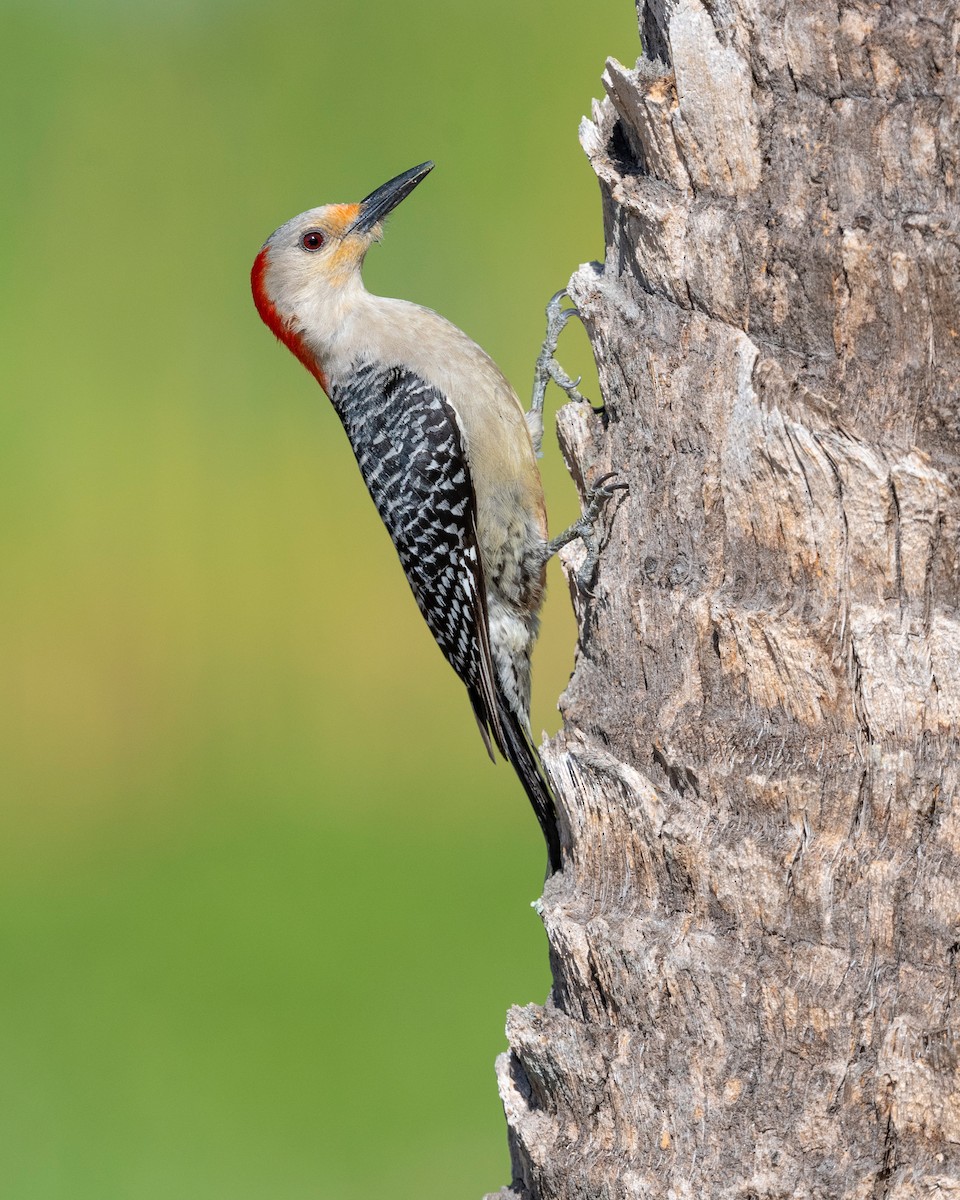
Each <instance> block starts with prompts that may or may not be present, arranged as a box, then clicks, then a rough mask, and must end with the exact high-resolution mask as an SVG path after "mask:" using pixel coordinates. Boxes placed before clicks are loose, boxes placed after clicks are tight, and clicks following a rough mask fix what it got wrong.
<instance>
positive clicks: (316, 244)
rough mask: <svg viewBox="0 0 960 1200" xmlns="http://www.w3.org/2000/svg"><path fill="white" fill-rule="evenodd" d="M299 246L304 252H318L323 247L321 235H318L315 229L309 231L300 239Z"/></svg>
mask: <svg viewBox="0 0 960 1200" xmlns="http://www.w3.org/2000/svg"><path fill="white" fill-rule="evenodd" d="M300 245H301V246H302V247H303V248H304V250H319V249H320V247H321V246H322V245H323V234H322V233H318V231H317V230H316V229H311V230H310V232H309V233H305V234H304V235H303V237H302V238H301V239H300Z"/></svg>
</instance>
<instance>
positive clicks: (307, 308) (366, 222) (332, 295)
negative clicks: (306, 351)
mask: <svg viewBox="0 0 960 1200" xmlns="http://www.w3.org/2000/svg"><path fill="white" fill-rule="evenodd" d="M432 170H433V163H432V162H425V163H421V164H420V166H418V167H412V168H411V169H410V170H409V171H404V173H403V174H402V175H398V176H397V177H396V178H395V179H391V180H390V181H389V183H385V184H384V185H383V186H382V187H378V188H377V190H376V191H374V192H371V193H370V195H369V196H367V197H365V198H364V199H363V200H361V201H360V203H359V204H327V205H325V206H324V207H323V208H312V209H310V210H309V211H308V212H304V213H301V214H300V215H299V216H298V217H294V218H293V219H292V220H290V221H287V222H286V224H284V225H281V226H280V228H279V229H277V230H276V231H275V232H274V233H272V234H271V235H270V237H269V238H268V239H267V241H266V242H265V243H264V246H263V249H262V250H261V251H260V253H259V254H258V255H257V257H256V260H255V262H254V264H253V271H252V272H251V284H252V287H253V299H254V303H255V304H256V306H257V311H258V312H259V313H260V316H261V317H262V319H263V321H264V322H265V323H266V325H267V326H269V328H270V329H271V330H272V331H273V332H274V333H275V334H276V335H277V337H278V338H280V340H281V341H282V342H284V343H285V344H286V345H287V346H289V347H290V349H291V350H293V352H294V353H295V354H296V355H297V357H298V358H301V360H302V361H306V360H305V359H304V356H303V353H301V350H302V345H301V342H302V334H303V333H304V332H309V327H310V325H311V321H310V314H311V313H313V312H317V311H318V306H322V308H323V309H324V310H328V309H329V307H330V306H331V305H333V306H334V310H335V309H336V306H337V303H338V300H339V299H340V298H341V297H347V296H348V295H349V292H350V289H351V286H352V285H355V284H358V283H359V280H360V267H361V266H362V264H363V259H364V255H365V254H366V252H367V250H369V248H370V246H371V245H372V244H373V243H374V242H376V241H379V240H380V237H381V236H382V234H383V221H384V219H385V218H386V217H387V215H388V214H389V213H391V212H392V211H393V210H394V209H395V208H396V207H397V205H398V204H399V203H400V201H401V200H403V199H404V198H405V197H406V196H409V194H410V193H411V192H412V191H413V189H414V188H415V187H416V186H417V184H418V183H420V181H421V180H422V179H425V178H426V176H427V175H428V174H429V172H430V171H432ZM309 365H310V364H309V363H307V366H308V367H309ZM311 369H312V368H311Z"/></svg>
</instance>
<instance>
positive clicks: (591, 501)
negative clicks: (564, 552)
mask: <svg viewBox="0 0 960 1200" xmlns="http://www.w3.org/2000/svg"><path fill="white" fill-rule="evenodd" d="M616 477H617V472H616V471H609V472H608V473H607V474H606V475H601V476H600V478H599V479H598V480H596V481H595V482H594V484H593V486H592V487H591V488H590V490H589V492H588V493H587V497H586V503H585V505H584V508H583V512H582V513H581V514H580V517H579V519H578V520H576V521H574V523H573V524H572V525H571V526H570V528H569V529H565V530H564V531H563V533H561V534H559V535H558V536H557V537H555V538H554V539H553V540H552V541H551V542H549V543H548V544H547V548H546V557H547V558H552V557H553V555H554V554H556V553H557V551H558V550H561V549H562V548H563V547H564V546H566V545H567V544H568V543H569V542H572V541H575V540H576V539H577V538H579V539H580V541H582V542H583V546H584V549H585V550H586V556H585V558H584V560H583V562H582V563H581V564H580V568H579V570H578V571H577V574H576V580H577V587H578V589H579V590H580V591H582V592H585V593H586V594H587V595H588V596H592V595H593V592H592V591H591V590H590V589H591V585H592V584H593V580H594V576H595V575H596V571H597V564H598V563H599V561H600V538H599V535H598V533H597V521H598V518H599V517H600V514H601V513H602V512H603V509H604V507H605V506H606V503H607V501H608V500H609V499H610V497H611V496H613V495H614V494H615V493H616V492H626V491H629V490H630V485H629V484H626V483H611V482H610V481H611V480H612V479H616Z"/></svg>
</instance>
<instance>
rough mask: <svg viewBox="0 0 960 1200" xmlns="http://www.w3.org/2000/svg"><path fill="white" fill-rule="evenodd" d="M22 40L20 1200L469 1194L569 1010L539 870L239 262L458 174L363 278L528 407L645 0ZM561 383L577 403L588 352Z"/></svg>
mask: <svg viewBox="0 0 960 1200" xmlns="http://www.w3.org/2000/svg"><path fill="white" fill-rule="evenodd" d="M0 13H2V32H0V96H2V104H3V107H2V111H3V133H2V138H3V147H2V177H3V188H2V193H0V213H2V221H0V271H2V276H0V278H2V283H3V286H2V290H0V305H2V321H0V326H2V347H3V351H2V360H0V497H2V501H0V502H2V509H3V513H2V535H0V536H2V539H3V547H2V553H3V559H4V566H3V571H2V575H0V665H2V677H3V688H2V696H0V710H2V712H0V716H2V721H0V802H2V810H3V811H2V831H0V833H2V840H0V1080H2V1085H0V1197H3V1198H6V1197H10V1198H13V1200H41V1198H42V1200H53V1198H58V1200H60V1198H63V1200H86V1198H88V1197H89V1198H91V1200H113V1198H117V1200H120V1198H123V1200H129V1198H133V1200H154V1198H156V1200H161V1198H162V1200H171V1198H176V1200H188V1198H194V1197H196V1198H197V1200H214V1198H221V1197H222V1198H225V1200H226V1198H229V1200H245V1198H247V1197H270V1198H272V1200H286V1198H294V1197H296V1198H301V1197H322V1198H327V1197H331V1198H343V1200H354V1198H360V1197H371V1196H382V1195H389V1196H391V1197H401V1198H402V1197H414V1196H416V1197H417V1198H418V1200H423V1198H426V1197H438V1198H439V1197H444V1198H448V1197H453V1196H464V1197H470V1196H473V1197H478V1196H479V1195H480V1194H481V1193H482V1192H483V1191H484V1190H485V1189H486V1188H491V1189H492V1188H494V1187H496V1186H499V1185H500V1184H502V1183H505V1182H507V1181H508V1179H509V1164H508V1155H507V1150H506V1137H505V1129H504V1123H503V1116H502V1112H501V1110H500V1105H499V1101H498V1098H497V1093H496V1084H495V1079H494V1072H493V1060H494V1057H495V1055H496V1054H497V1053H498V1052H499V1051H500V1050H502V1049H503V1047H504V1037H503V1021H504V1014H505V1011H506V1009H507V1007H508V1006H509V1005H510V1004H511V1003H515V1002H521V1003H522V1002H527V1001H531V1000H537V1001H540V1000H542V999H543V998H544V997H545V995H546V992H547V990H548V987H549V972H548V964H547V956H546V946H545V942H544V939H543V935H542V930H541V928H540V925H539V922H538V920H537V917H536V916H535V914H534V913H533V912H532V911H531V909H530V908H529V902H530V901H531V900H533V899H534V898H535V897H536V896H537V895H538V893H539V890H540V882H541V879H542V871H543V862H544V850H543V846H542V844H541V842H540V837H539V833H538V830H537V826H536V822H535V820H534V818H533V816H532V814H531V812H530V811H529V808H528V806H527V803H526V800H525V799H524V797H523V794H522V792H521V790H520V787H519V785H518V784H517V782H516V780H515V779H514V778H513V776H512V774H511V772H510V771H509V769H508V768H506V767H505V766H503V765H502V764H501V765H500V766H499V767H498V768H496V769H495V768H494V767H492V766H491V765H490V764H489V763H488V762H487V760H486V759H485V757H484V754H483V750H482V746H481V743H480V739H479V737H478V736H477V732H476V729H475V727H474V723H473V719H472V717H471V715H470V711H469V707H468V704H467V701H466V698H465V696H464V695H463V693H462V688H461V687H460V685H459V684H458V682H457V681H456V679H455V678H454V676H453V674H452V672H450V670H449V669H448V668H447V666H446V664H445V663H444V662H443V660H442V658H441V656H440V654H439V653H438V651H437V650H436V648H435V647H434V645H433V644H432V641H431V639H430V637H429V634H428V633H427V632H426V630H425V629H424V628H423V627H422V622H421V620H420V617H419V614H418V613H417V611H416V608H415V605H414V603H413V600H412V598H411V596H410V594H409V591H408V589H407V585H406V583H405V581H404V579H403V577H402V573H401V571H400V568H399V565H398V564H397V562H396V560H395V557H394V554H393V551H392V549H391V547H390V545H389V543H388V540H387V538H386V535H385V533H384V532H383V530H382V529H381V527H380V525H379V521H378V519H377V517H376V514H375V512H374V510H373V506H372V505H371V503H370V501H369V499H368V498H367V496H366V493H365V492H364V490H363V487H362V484H361V481H360V478H359V474H358V472H357V470H356V466H355V464H354V462H353V459H352V456H351V454H350V452H349V448H348V446H347V444H346V442H345V439H344V436H343V433H342V431H341V429H340V427H339V424H338V423H337V421H336V418H335V417H334V414H333V412H332V411H331V409H330V407H329V405H328V403H327V401H326V400H325V399H324V397H323V395H322V393H321V392H320V391H319V389H318V388H317V386H316V384H315V383H314V381H313V380H312V379H311V378H310V377H309V376H308V375H307V373H306V372H305V371H304V370H303V369H302V367H300V366H299V365H298V364H297V363H296V362H295V361H294V359H293V358H292V356H291V355H289V354H288V353H287V352H286V351H285V350H284V349H282V348H281V347H279V346H278V345H277V344H276V343H275V341H274V340H273V339H272V338H271V337H270V335H269V334H268V333H267V331H266V330H265V329H264V328H263V327H262V326H261V325H260V322H259V320H258V318H257V316H256V313H255V311H254V308H253V305H252V303H251V301H250V297H249V290H248V270H249V265H250V262H251V260H252V258H253V256H254V254H255V253H256V251H257V249H258V248H259V246H260V243H261V242H262V241H263V240H264V239H265V238H266V236H267V235H268V234H269V233H270V232H271V230H272V229H273V228H274V227H275V226H276V225H278V224H279V223H280V222H282V221H283V220H285V219H286V218H287V217H289V216H291V215H293V214H294V213H296V212H299V211H301V210H302V209H304V208H307V207H310V206H313V205H315V204H319V203H324V202H327V201H333V200H354V199H358V198H359V197H360V196H361V195H363V194H365V193H366V192H368V191H370V190H371V189H372V188H374V187H375V186H377V185H378V184H380V183H382V182H383V181H384V180H386V179H387V178H388V177H390V176H392V175H394V174H396V173H398V172H399V171H401V170H404V169H406V168H407V167H409V166H411V165H413V164H415V163H418V162H420V161H422V160H423V159H425V158H428V157H429V158H433V159H435V160H436V162H437V169H436V171H435V172H434V173H433V174H432V175H431V177H430V179H429V180H428V181H427V183H426V184H425V185H424V186H423V187H422V188H420V189H419V190H418V191H417V193H416V195H415V196H414V197H412V198H411V200H410V201H409V202H408V203H407V204H405V205H404V206H403V208H402V209H401V210H399V211H398V213H397V214H396V215H395V217H394V218H393V219H392V221H391V223H390V226H389V229H388V233H387V238H386V241H385V243H384V245H383V246H382V247H380V248H377V249H376V250H375V251H374V252H373V253H372V254H371V256H370V259H369V260H368V264H367V272H366V277H367V283H368V286H370V287H371V289H372V290H376V291H382V292H384V293H386V294H392V295H402V296H406V297H409V298H411V299H416V300H418V301H421V302H422V303H425V304H428V305H430V306H431V307H434V308H436V309H438V310H439V311H441V312H443V313H444V314H446V315H447V316H448V317H450V318H451V319H452V320H454V321H455V322H456V323H457V324H459V325H461V326H462V327H463V328H464V329H466V330H467V331H468V332H469V333H471V334H472V335H473V336H474V337H475V338H476V339H477V340H478V341H479V342H481V343H482V344H483V345H484V346H485V347H486V348H487V349H488V350H489V351H490V352H491V353H492V354H493V355H494V357H495V358H496V359H498V361H499V362H500V364H501V365H502V366H503V368H504V369H505V371H506V372H507V374H508V375H509V376H510V377H511V378H512V379H513V380H514V382H515V384H516V386H517V389H518V391H519V392H520V394H521V395H522V396H524V397H525V396H526V395H528V393H529V380H530V375H531V368H532V365H533V361H534V358H535V355H536V352H537V348H538V345H539V341H540V338H541V335H542V329H543V311H542V310H543V305H544V303H545V301H546V300H547V298H548V297H549V296H550V295H551V293H552V292H553V291H554V290H556V289H557V288H558V287H560V286H562V285H563V283H564V282H565V281H566V279H567V278H568V276H569V274H570V272H571V271H572V270H573V269H575V268H576V266H577V265H578V263H580V262H582V261H585V260H588V259H590V258H596V257H600V256H602V253H603V247H602V230H601V216H600V205H599V197H598V192H597V185H596V181H595V179H594V177H593V175H592V173H591V171H590V168H589V166H588V164H587V163H586V161H585V159H584V158H583V155H582V153H581V151H580V149H579V146H578V144H577V137H576V130H577V123H578V120H579V118H580V116H581V114H582V113H584V112H588V111H589V106H590V100H591V96H593V95H596V94H598V93H599V90H600V84H599V75H600V72H601V69H602V67H603V61H604V58H605V56H606V55H608V54H616V55H617V56H618V57H620V58H621V59H623V60H626V61H632V59H633V57H634V56H635V53H636V50H637V42H636V34H635V14H634V10H633V5H632V4H631V3H630V0H603V2H602V3H594V4H591V5H586V4H583V3H582V2H581V0H553V2H552V3H549V4H547V3H527V4H523V3H521V4H518V3H516V2H515V0H510V2H507V0H486V2H484V3H477V2H476V0H472V2H470V3H465V2H461V0H413V2H407V3H405V4H403V5H402V6H391V5H387V4H384V3H381V2H379V0H378V2H375V3H368V4H357V5H351V6H337V7H333V6H325V5H322V4H321V5H318V4H315V3H314V4H310V3H306V2H304V0H279V2H277V3H273V4H271V5H269V6H268V5H265V4H263V5H260V4H253V3H250V4H242V3H240V4H228V3H226V0H200V2H188V0H164V2H161V0H156V2H144V0H140V2H139V3H133V4H130V3H123V4H121V3H120V2H119V0H117V2H116V3H115V4H114V3H110V2H109V0H80V2H78V0H72V2H71V3H58V2H57V0H30V3H29V4H27V3H23V4H20V5H17V4H10V3H9V2H5V3H4V4H3V5H2V8H0ZM562 358H563V361H564V363H565V365H566V366H567V367H568V369H570V370H571V371H572V372H573V373H574V374H576V373H578V372H583V373H584V375H585V376H586V377H587V378H588V380H589V374H588V373H589V370H590V359H589V349H588V346H587V342H586V338H585V335H584V334H583V332H582V330H580V329H579V327H573V326H572V327H571V328H570V331H569V332H568V333H566V334H565V335H564V341H563V345H562ZM556 402H557V394H554V396H553V397H552V399H551V401H550V406H551V409H552V408H553V407H555V405H556ZM551 426H552V421H551ZM546 448H547V454H546V458H545V460H544V474H545V480H546V486H547V490H548V500H549V504H550V509H551V521H552V526H553V528H554V529H555V530H556V529H559V528H562V526H563V524H564V523H565V522H566V521H568V520H569V519H570V518H571V517H572V516H573V515H574V513H575V510H576V497H575V493H574V491H573V487H572V484H571V483H570V481H569V479H567V477H566V476H565V473H564V471H563V468H562V465H561V462H560V456H559V452H558V450H557V448H556V443H555V439H554V437H553V434H552V432H550V433H548V438H547V445H546ZM551 588H552V593H553V596H552V601H551V602H550V603H549V605H548V608H547V611H546V617H545V631H544V635H543V638H542V644H541V649H540V651H539V652H538V659H537V663H536V699H535V708H534V727H535V728H536V729H539V728H546V729H548V730H549V731H553V730H555V729H556V728H557V725H558V717H557V714H556V701H557V696H558V695H559V693H560V692H561V691H562V689H563V686H564V684H565V682H566V679H567V677H568V675H569V672H570V669H571V666H572V661H573V641H574V626H573V622H572V618H571V616H570V612H569V599H568V597H567V595H566V589H565V586H564V585H563V582H562V579H561V577H560V575H559V573H557V572H556V569H555V568H554V569H553V573H552V574H551Z"/></svg>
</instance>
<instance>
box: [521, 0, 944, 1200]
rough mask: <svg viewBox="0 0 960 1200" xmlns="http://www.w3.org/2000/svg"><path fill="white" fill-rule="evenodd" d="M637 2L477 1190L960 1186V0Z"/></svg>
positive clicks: (603, 139) (769, 1192) (721, 1192)
mask: <svg viewBox="0 0 960 1200" xmlns="http://www.w3.org/2000/svg"><path fill="white" fill-rule="evenodd" d="M640 23H641V35H642V41H643V46H644V48H645V51H646V55H645V57H644V58H642V59H641V60H640V62H639V63H638V64H637V67H636V69H634V70H627V69H626V68H624V67H622V66H620V65H619V64H618V63H615V62H610V63H609V64H608V67H607V71H606V73H605V76H604V86H605V88H606V90H607V98H606V99H605V100H604V101H603V102H602V103H601V104H598V105H597V106H596V108H595V111H594V116H593V120H592V121H587V122H584V125H583V127H582V129H581V138H582V142H583V145H584V148H585V150H586V152H587V154H588V156H589V158H590V161H591V162H592V164H593V166H594V168H595V170H596V172H597V175H598V176H599V179H600V183H601V189H602V193H603V208H604V222H605V228H606V240H607V256H606V262H605V263H604V265H603V266H602V267H600V266H599V265H597V264H592V265H590V266H587V267H582V268H581V269H580V270H579V271H578V272H577V273H576V274H575V275H574V277H573V280H572V281H571V285H570V293H571V295H572V297H573V299H574V301H575V302H576V304H577V306H578V307H579V309H580V312H581V314H582V316H583V318H584V321H585V323H586V326H587V330H588V332H589V334H590V337H591V339H592V342H593V347H594V351H595V353H596V357H597V362H598V366H599V370H600V377H601V385H602V389H603V397H604V400H605V403H606V414H605V416H604V417H597V416H594V415H593V414H592V413H591V412H590V410H589V409H588V408H587V407H586V406H582V405H581V406H574V405H568V406H567V407H566V408H565V409H564V410H563V411H562V413H561V420H560V430H561V440H562V444H563V446H564V451H565V454H566V456H567V458H568V461H569V463H570V465H571V469H572V471H573V473H574V475H575V477H576V478H577V479H578V480H579V481H583V480H588V481H589V480H592V479H594V478H596V477H597V476H599V475H601V474H603V473H605V472H607V471H611V470H615V471H618V472H619V473H620V475H621V478H623V479H625V480H626V481H628V482H629V485H630V491H629V494H628V495H627V496H625V497H624V498H623V499H621V500H620V501H619V502H616V501H615V502H614V504H613V505H611V511H610V514H609V519H608V532H609V541H608V543H607V545H606V549H605V552H604V556H603V559H602V563H601V568H600V572H599V577H598V580H597V584H596V586H595V589H594V594H593V596H588V595H585V594H582V593H581V594H577V595H575V597H574V602H575V605H576V608H577V613H578V617H579V621H580V649H579V655H578V661H577V667H576V672H575V674H574V677H573V679H572V681H571V684H570V687H569V689H568V691H567V693H566V695H565V697H564V700H563V712H564V716H565V722H566V723H565V728H564V731H563V732H562V733H561V734H559V735H558V736H557V737H556V738H555V739H554V740H553V741H552V742H551V743H550V744H549V746H548V747H547V748H546V751H545V761H546V764H547V768H548V770H549V773H550V776H551V778H552V780H553V782H554V784H555V787H556V790H557V794H558V797H559V800H560V805H561V812H562V820H563V822H564V839H565V843H566V846H567V852H568V859H567V866H566V868H565V870H564V871H563V873H562V874H561V875H558V876H555V877H554V878H553V879H551V880H550V881H549V883H548V885H547V887H546V891H545V894H544V899H543V914H542V915H543V920H544V924H545V926H546V931H547V934H548V937H549V941H550V951H551V960H552V965H553V976H554V986H553V990H552V992H551V995H550V998H549V999H548V1001H547V1003H546V1005H545V1006H544V1007H542V1008H541V1007H537V1006H530V1007H526V1008H517V1009H514V1010H512V1011H511V1013H510V1016H509V1021H508V1036H509V1042H510V1050H509V1052H508V1053H507V1054H505V1055H503V1056H502V1057H501V1059H500V1060H499V1063H498V1070H499V1080H500V1090H501V1095H502V1098H503V1102H504V1107H505V1110H506V1115H507V1121H508V1125H509V1136H510V1144H511V1149H512V1156H513V1166H514V1180H513V1184H512V1187H511V1188H509V1189H505V1190H504V1191H503V1192H501V1193H500V1196H502V1197H523V1198H524V1200H534V1198H536V1200H554V1198H557V1200H559V1198H561V1197H562V1198H564V1200H566V1198H573V1197H576V1198H578V1200H598V1198H600V1197H609V1198H610V1200H614V1198H616V1200H619V1198H620V1197H668V1196H669V1197H698V1198H699V1197H721V1196H722V1197H742V1198H744V1200H746V1198H755V1200H759V1198H761V1197H770V1198H772V1197H794V1196H796V1197H807V1196H810V1197H823V1198H824V1200H835V1198H838V1197H858V1198H859V1197H863V1198H866V1197H870V1198H878V1197H890V1198H893V1197H896V1198H897V1200H906V1198H907V1197H910V1198H913V1197H921V1196H923V1197H926V1196H946V1195H954V1194H956V1195H958V1196H960V1075H958V1070H957V1061H958V1054H960V1011H958V1006H957V1005H955V1003H954V1001H955V996H956V994H957V982H958V980H957V957H958V953H960V810H958V805H957V802H956V797H957V782H958V773H960V772H958V737H957V731H958V722H960V619H958V612H957V604H958V532H960V503H958V496H960V487H958V485H960V426H958V415H960V414H958V409H960V403H958V383H957V381H958V377H960V246H958V240H960V216H958V157H960V152H958V144H960V86H958V77H957V40H958V29H960V9H958V5H957V4H956V3H953V4H950V3H946V2H943V0H917V3H915V4H914V5H913V6H907V5H905V4H902V3H899V2H895V0H879V2H876V3H866V2H864V3H859V4H854V5H852V6H850V7H844V6H841V7H840V9H839V10H838V8H837V7H836V5H831V4H825V3H818V2H816V0H792V2H791V3H790V4H787V5H770V6H766V7H765V6H763V5H755V4H754V3H751V2H750V0H710V2H709V3H706V4H704V3H701V0H678V2H675V3H673V2H671V0H650V3H649V4H647V5H646V6H645V7H643V6H641V12H640ZM578 553H579V551H578V549H577V548H575V547H572V548H571V551H570V552H569V563H568V565H570V563H572V564H574V565H575V563H576V557H577V554H578Z"/></svg>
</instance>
